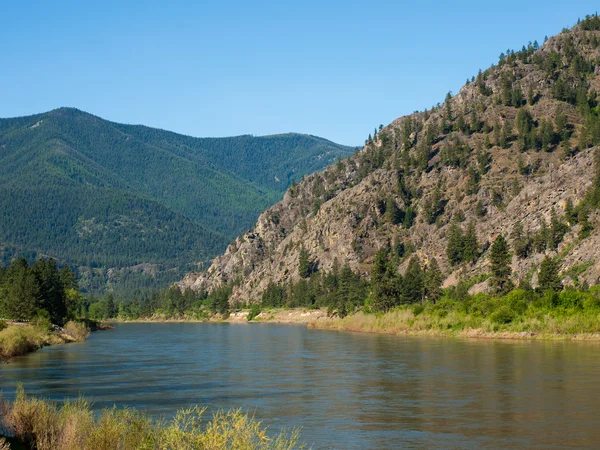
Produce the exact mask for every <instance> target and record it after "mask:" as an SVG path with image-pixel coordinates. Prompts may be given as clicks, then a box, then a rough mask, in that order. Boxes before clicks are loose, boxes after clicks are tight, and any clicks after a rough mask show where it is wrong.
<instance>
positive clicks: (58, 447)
mask: <svg viewBox="0 0 600 450" xmlns="http://www.w3.org/2000/svg"><path fill="white" fill-rule="evenodd" d="M2 409H3V411H4V412H3V415H2V420H3V425H4V427H5V428H7V429H8V430H10V432H11V433H12V434H14V436H15V437H17V438H18V439H19V440H20V441H22V442H23V443H25V444H26V445H30V446H31V447H32V448H36V449H38V450H82V449H83V450H105V449H106V450H113V449H214V450H217V449H239V450H245V449H273V450H275V449H276V450H285V449H293V448H302V447H303V446H301V445H299V443H298V439H299V431H298V430H292V431H291V432H289V433H288V432H285V431H284V432H282V433H279V434H277V435H275V436H273V437H270V436H268V434H267V429H266V428H265V427H264V426H262V424H261V423H260V422H259V421H257V420H255V419H254V418H253V417H252V416H249V415H248V414H245V413H243V412H242V411H241V410H233V411H229V412H219V413H216V414H214V415H213V417H212V420H210V421H208V423H206V424H204V423H205V421H203V420H202V416H203V413H204V409H200V408H198V407H194V408H191V409H187V410H182V411H179V412H178V413H177V415H176V417H175V418H174V419H173V420H171V421H168V422H167V421H165V420H158V421H154V420H152V419H151V418H150V417H148V416H147V415H145V414H142V413H140V412H138V411H136V410H135V409H130V408H125V409H117V408H114V407H113V408H111V409H104V410H102V411H101V412H100V413H99V414H94V412H93V411H92V409H91V407H90V403H89V402H88V401H86V400H85V399H83V398H80V399H78V400H75V401H66V402H65V403H64V404H62V405H59V406H57V405H54V404H53V403H50V402H48V401H45V400H41V399H38V398H35V397H27V396H26V395H25V393H24V391H23V388H22V386H19V388H18V391H17V396H16V399H15V401H14V402H13V403H5V404H4V408H2ZM0 445H1V444H0ZM1 448H2V447H0V449H1Z"/></svg>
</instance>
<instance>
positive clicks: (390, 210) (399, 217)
mask: <svg viewBox="0 0 600 450" xmlns="http://www.w3.org/2000/svg"><path fill="white" fill-rule="evenodd" d="M385 214H386V217H387V219H388V221H389V222H390V223H392V224H394V225H398V224H399V223H402V221H403V220H404V215H403V214H402V211H401V210H400V208H398V204H397V203H396V200H394V199H393V198H392V196H389V197H388V198H387V200H386V203H385Z"/></svg>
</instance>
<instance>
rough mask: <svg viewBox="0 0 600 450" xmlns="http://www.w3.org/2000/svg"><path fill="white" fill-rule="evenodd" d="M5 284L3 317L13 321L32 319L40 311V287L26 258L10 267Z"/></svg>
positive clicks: (17, 260)
mask: <svg viewBox="0 0 600 450" xmlns="http://www.w3.org/2000/svg"><path fill="white" fill-rule="evenodd" d="M3 284H4V285H3V289H2V294H3V295H2V297H3V298H2V302H1V306H2V315H4V316H5V317H6V318H9V319H13V320H30V319H32V318H33V317H34V316H35V314H36V312H37V310H38V295H39V291H40V287H39V284H38V282H37V279H36V277H35V274H34V273H33V271H32V270H31V268H30V267H29V265H28V264H27V261H26V260H25V258H18V259H16V260H15V261H13V262H12V263H11V264H10V265H9V266H8V269H7V271H6V275H5V277H4V283H3Z"/></svg>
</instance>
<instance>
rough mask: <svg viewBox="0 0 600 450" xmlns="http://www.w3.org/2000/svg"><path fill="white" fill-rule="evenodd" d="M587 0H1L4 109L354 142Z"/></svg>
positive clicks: (210, 132)
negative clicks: (73, 111) (63, 110)
mask: <svg viewBox="0 0 600 450" xmlns="http://www.w3.org/2000/svg"><path fill="white" fill-rule="evenodd" d="M597 9H598V7H597V5H594V3H592V2H591V1H577V2H566V1H555V0H550V1H548V0H544V1H538V0H532V1H530V0H528V1H522V0H520V1H514V0H504V1H502V2H486V1H483V0H478V1H456V2H442V1H428V0H421V1H411V2H406V1H398V0H396V1H383V0H381V1H379V0H371V1H352V0H345V1H337V0H335V1H327V0H320V1H314V0H302V1H295V2H287V1H252V0H245V1H238V0H235V1H228V0H222V1H217V2H206V1H198V0H197V1H178V0H171V1H162V2H159V1H153V0H146V1H124V0H120V1H113V0H104V1H101V2H100V1H91V0H90V1H81V0H77V1H60V0H55V1H52V2H49V1H43V2H42V1H37V0H33V1H27V2H20V1H13V2H8V1H7V2H3V6H2V12H1V13H0V117H17V116H24V115H30V114H35V113H40V112H45V111H49V110H52V109H55V108H58V107H61V106H71V107H75V108H79V109H81V110H84V111H87V112H90V113H92V114H95V115H97V116H100V117H103V118H105V119H108V120H112V121H115V122H121V123H131V124H143V125H148V126H152V127H157V128H162V129H166V130H171V131H175V132H178V133H182V134H187V135H191V136H197V137H215V136H235V135H241V134H253V135H267V134H277V133H285V132H300V133H308V134H313V135H316V136H322V137H325V138H327V139H330V140H332V141H334V142H338V143H341V144H346V145H352V146H357V145H360V144H361V143H364V140H365V138H366V137H367V135H368V134H369V133H371V132H372V131H373V128H375V127H376V126H378V125H379V124H384V125H385V124H388V123H390V122H391V121H392V120H394V119H396V118H398V117H400V116H403V115H405V114H410V113H412V112H413V111H416V110H423V109H424V108H430V107H431V106H432V105H435V104H436V103H438V102H442V101H443V99H444V97H445V95H446V93H447V92H448V91H453V92H458V90H459V89H460V88H461V86H462V85H463V84H464V83H465V80H466V79H467V77H468V78H470V77H471V76H473V75H476V74H477V72H478V70H479V69H486V68H487V67H489V66H490V65H491V64H494V63H496V62H497V60H498V55H500V53H501V52H503V51H505V50H506V49H507V48H513V49H520V48H521V46H522V45H523V44H525V45H526V44H527V43H528V42H529V41H532V42H533V41H534V40H538V41H539V42H540V43H542V42H543V40H544V36H546V35H547V36H551V35H554V34H557V33H558V32H560V31H561V30H562V29H563V28H564V27H570V26H572V25H574V24H575V23H576V21H577V18H578V17H584V16H585V15H586V14H593V13H595V12H596V10H597Z"/></svg>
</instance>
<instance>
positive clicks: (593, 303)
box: [583, 295, 600, 310]
mask: <svg viewBox="0 0 600 450" xmlns="http://www.w3.org/2000/svg"><path fill="white" fill-rule="evenodd" d="M583 307H584V309H591V310H594V309H600V297H597V296H595V295H588V296H587V297H586V299H585V300H584V301H583Z"/></svg>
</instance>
